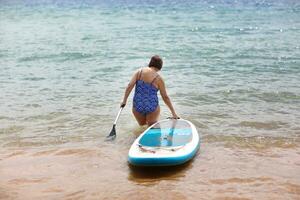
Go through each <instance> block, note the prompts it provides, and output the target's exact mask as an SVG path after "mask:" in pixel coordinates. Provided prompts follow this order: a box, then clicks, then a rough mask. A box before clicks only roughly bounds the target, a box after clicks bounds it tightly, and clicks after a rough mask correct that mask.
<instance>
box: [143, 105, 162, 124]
mask: <svg viewBox="0 0 300 200" xmlns="http://www.w3.org/2000/svg"><path fill="white" fill-rule="evenodd" d="M159 113H160V107H159V106H157V108H156V109H155V111H153V112H152V113H149V114H147V115H146V121H147V124H148V126H151V125H152V124H154V123H156V122H157V121H158V118H159Z"/></svg>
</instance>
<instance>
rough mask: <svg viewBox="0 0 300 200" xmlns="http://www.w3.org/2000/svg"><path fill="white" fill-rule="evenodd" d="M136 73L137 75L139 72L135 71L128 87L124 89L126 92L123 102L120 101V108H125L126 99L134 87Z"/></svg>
mask: <svg viewBox="0 0 300 200" xmlns="http://www.w3.org/2000/svg"><path fill="white" fill-rule="evenodd" d="M138 73H139V71H136V72H135V73H134V74H133V76H132V78H131V80H130V82H129V83H128V85H127V87H126V90H125V94H124V97H123V101H122V103H121V107H125V105H126V102H127V99H128V96H129V95H130V93H131V91H132V89H133V88H134V86H135V82H136V80H137V77H138Z"/></svg>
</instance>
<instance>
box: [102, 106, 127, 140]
mask: <svg viewBox="0 0 300 200" xmlns="http://www.w3.org/2000/svg"><path fill="white" fill-rule="evenodd" d="M124 107H125V104H122V105H121V107H120V110H119V112H118V115H117V117H116V119H115V121H114V124H113V127H112V129H111V131H110V133H109V135H108V136H106V140H114V139H115V138H116V136H117V133H116V125H117V121H118V119H119V117H120V114H121V112H122V110H123V108H124Z"/></svg>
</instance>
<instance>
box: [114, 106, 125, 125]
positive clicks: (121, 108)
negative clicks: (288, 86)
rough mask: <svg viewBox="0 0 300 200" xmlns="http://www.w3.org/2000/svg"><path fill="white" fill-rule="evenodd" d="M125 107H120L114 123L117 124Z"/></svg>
mask: <svg viewBox="0 0 300 200" xmlns="http://www.w3.org/2000/svg"><path fill="white" fill-rule="evenodd" d="M123 108H124V107H121V108H120V110H119V112H118V115H117V117H116V119H115V121H114V125H116V124H117V121H118V119H119V117H120V114H121V112H122V110H123Z"/></svg>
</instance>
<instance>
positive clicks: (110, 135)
mask: <svg viewBox="0 0 300 200" xmlns="http://www.w3.org/2000/svg"><path fill="white" fill-rule="evenodd" d="M116 136H117V133H116V125H115V124H114V125H113V127H112V129H111V131H110V133H109V135H108V136H106V139H107V140H113V139H115V138H116Z"/></svg>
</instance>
